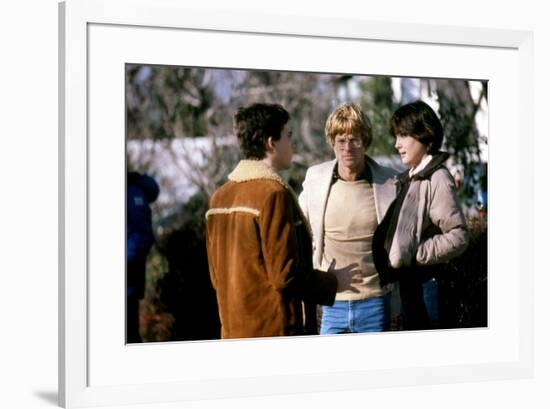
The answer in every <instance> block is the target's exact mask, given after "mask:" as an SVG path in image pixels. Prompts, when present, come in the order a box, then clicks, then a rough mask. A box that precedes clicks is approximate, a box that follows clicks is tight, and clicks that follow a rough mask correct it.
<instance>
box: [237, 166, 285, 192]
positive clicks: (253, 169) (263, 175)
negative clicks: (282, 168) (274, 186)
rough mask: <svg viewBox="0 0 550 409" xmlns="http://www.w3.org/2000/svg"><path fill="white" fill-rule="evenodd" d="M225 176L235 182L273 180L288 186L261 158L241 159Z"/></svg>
mask: <svg viewBox="0 0 550 409" xmlns="http://www.w3.org/2000/svg"><path fill="white" fill-rule="evenodd" d="M227 178H228V179H229V180H231V181H233V182H237V183H240V182H247V181H250V180H257V179H268V180H274V181H276V182H278V183H280V184H281V185H283V186H284V187H285V188H287V189H289V186H288V185H287V183H286V182H285V181H284V180H283V178H282V177H281V176H279V174H277V172H275V171H274V170H273V169H272V168H270V167H269V166H267V165H266V164H265V163H263V162H262V161H261V160H250V159H245V160H241V161H240V162H239V164H238V165H237V167H236V168H235V169H233V172H231V173H230V174H229V175H228V176H227Z"/></svg>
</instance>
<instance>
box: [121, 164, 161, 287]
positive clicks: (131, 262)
mask: <svg viewBox="0 0 550 409" xmlns="http://www.w3.org/2000/svg"><path fill="white" fill-rule="evenodd" d="M127 183H128V190H127V207H126V209H127V213H126V226H127V231H126V234H127V253H126V254H127V256H126V257H127V259H126V261H127V264H128V287H138V288H139V289H141V288H142V287H143V285H144V284H142V283H144V281H145V261H146V259H147V254H148V253H149V250H150V249H151V246H152V245H153V242H154V240H155V238H154V235H153V226H152V221H151V208H150V207H149V205H150V204H151V203H153V202H154V201H155V200H156V199H157V197H158V194H159V186H158V184H157V182H156V181H155V179H153V178H152V177H150V176H148V175H146V174H139V173H136V172H128V179H127Z"/></svg>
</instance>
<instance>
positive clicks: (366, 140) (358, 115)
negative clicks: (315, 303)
mask: <svg viewBox="0 0 550 409" xmlns="http://www.w3.org/2000/svg"><path fill="white" fill-rule="evenodd" d="M325 136H326V140H327V142H328V144H329V145H330V146H331V148H332V149H333V151H334V155H335V159H334V160H331V161H328V162H324V163H321V164H318V165H315V166H312V167H311V168H309V169H308V171H307V173H306V177H305V180H304V183H303V191H302V193H301V194H300V197H299V202H300V207H301V208H302V211H303V213H304V215H305V216H306V218H307V219H308V221H309V223H310V225H311V228H312V233H313V249H314V252H313V267H314V268H316V269H320V270H327V269H328V267H329V266H330V265H331V264H333V263H334V262H335V261H336V268H338V267H341V266H345V265H348V264H350V263H357V264H358V265H359V271H358V272H357V273H356V274H355V276H354V277H353V279H352V280H350V282H349V284H348V285H347V286H346V287H345V288H339V290H338V292H337V294H336V301H335V303H334V305H332V306H323V315H322V320H321V334H334V333H349V332H373V331H383V330H387V329H389V322H390V297H389V288H388V287H382V286H381V285H380V279H379V276H378V273H377V271H376V269H375V266H374V262H373V259H372V237H373V234H374V231H375V229H376V227H377V226H378V223H379V222H380V221H381V220H382V218H383V217H384V214H385V213H386V211H387V209H388V207H389V205H390V204H391V202H392V201H393V200H394V198H395V194H396V184H395V179H394V176H395V175H396V173H397V172H396V171H394V170H393V169H390V168H386V167H383V166H380V165H379V164H378V163H376V162H375V161H374V160H373V159H372V158H370V157H369V156H367V154H366V153H367V150H368V147H369V145H370V143H371V140H372V126H371V123H370V121H369V119H368V117H367V116H366V115H365V114H364V113H363V112H362V110H361V108H360V107H359V106H357V105H355V104H350V103H346V104H343V105H341V106H339V107H338V108H336V110H335V111H334V112H332V114H331V115H330V116H329V118H328V119H327V122H326V125H325Z"/></svg>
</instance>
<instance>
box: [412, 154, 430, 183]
mask: <svg viewBox="0 0 550 409" xmlns="http://www.w3.org/2000/svg"><path fill="white" fill-rule="evenodd" d="M432 158H433V156H432V155H426V156H424V157H423V158H422V160H421V161H420V163H419V164H418V166H417V167H415V168H411V170H409V177H410V178H412V177H413V176H414V175H416V174H417V173H418V172H420V171H421V170H423V169H424V168H425V167H426V166H428V163H430V161H431V160H432Z"/></svg>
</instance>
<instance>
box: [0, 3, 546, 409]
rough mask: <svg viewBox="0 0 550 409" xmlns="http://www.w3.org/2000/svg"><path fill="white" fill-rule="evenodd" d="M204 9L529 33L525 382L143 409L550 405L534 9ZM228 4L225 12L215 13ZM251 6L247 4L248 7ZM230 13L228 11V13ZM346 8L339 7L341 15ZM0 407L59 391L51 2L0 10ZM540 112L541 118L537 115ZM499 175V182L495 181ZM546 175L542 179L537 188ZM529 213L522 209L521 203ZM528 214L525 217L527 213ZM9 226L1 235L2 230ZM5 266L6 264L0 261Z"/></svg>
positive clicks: (541, 53)
mask: <svg viewBox="0 0 550 409" xmlns="http://www.w3.org/2000/svg"><path fill="white" fill-rule="evenodd" d="M207 3H208V4H212V8H213V9H214V8H219V7H220V5H222V7H231V8H232V9H235V8H237V7H238V6H240V5H246V4H247V3H248V7H249V9H250V10H257V9H259V8H261V9H262V10H264V11H273V12H277V13H281V14H286V13H288V14H296V15H314V16H326V17H330V16H334V17H358V18H364V19H370V20H391V21H398V22H413V23H431V24H434V23H436V24H445V25H449V24H450V25H461V26H464V25H468V26H480V27H494V28H517V29H529V30H534V31H535V63H536V65H535V86H536V91H535V93H536V94H535V106H536V128H535V132H536V134H538V137H537V141H536V144H537V146H536V153H535V156H536V160H537V163H536V174H537V176H536V178H537V179H536V181H535V186H537V187H539V192H538V193H537V198H536V201H535V203H536V204H535V208H536V212H537V213H536V215H537V223H536V224H537V226H536V228H537V237H536V240H535V243H536V246H537V248H536V254H537V259H536V269H537V271H536V276H535V297H536V299H535V306H536V314H535V326H536V327H535V348H536V349H535V354H536V355H535V359H536V372H535V378H534V379H532V380H523V381H504V382H487V383H478V384H461V385H443V386H425V387H414V388H393V389H380V390H368V391H354V392H345V393H326V394H309V395H299V396H284V397H266V398H254V399H239V400H230V401H224V402H216V401H211V402H199V403H193V404H185V405H183V404H174V405H164V406H162V405H152V406H140V407H148V408H176V407H178V408H179V407H193V408H216V407H220V406H225V407H240V408H257V407H296V406H298V405H307V406H308V407H319V408H334V407H345V406H353V405H358V404H359V405H361V406H360V407H368V406H371V405H377V406H378V407H417V406H418V407H425V408H440V407H445V408H461V409H462V408H465V407H498V408H501V407H504V408H508V407H524V408H543V407H550V404H549V403H550V397H549V394H548V391H547V389H548V385H550V374H549V372H550V357H549V352H548V351H549V349H550V337H549V330H548V328H549V325H548V322H549V320H548V315H549V312H550V302H549V299H550V297H547V292H548V289H549V288H550V283H549V275H550V274H548V271H549V269H548V263H547V262H546V260H544V259H543V254H544V253H546V252H547V248H546V247H547V243H549V240H548V238H547V236H546V235H545V234H544V233H545V232H546V231H549V230H550V226H549V223H548V217H547V213H545V212H543V211H542V210H543V209H545V208H546V207H547V206H548V194H547V193H546V190H547V189H548V186H549V183H548V182H547V180H546V178H545V174H546V171H547V169H546V168H545V167H543V166H544V164H545V162H546V161H547V157H546V156H547V153H548V152H550V146H549V143H548V141H549V139H550V138H549V137H548V132H547V128H548V127H547V126H546V121H545V118H546V117H547V113H546V107H547V106H548V105H549V104H548V102H547V95H548V93H549V91H550V89H549V86H548V85H549V81H548V73H550V61H549V55H550V53H549V52H548V50H549V49H550V33H549V31H550V26H549V25H548V24H547V21H546V17H547V13H546V12H545V8H544V7H543V4H544V2H540V1H534V0H523V1H521V2H520V1H516V2H511V4H510V5H505V3H501V2H494V4H495V6H493V5H491V4H486V2H481V1H478V0H476V1H474V0H463V1H460V2H441V1H428V0H426V1H421V0H417V1H412V2H411V1H406V0H394V1H375V2H366V1H360V2H359V1H357V2H352V1H351V0H341V1H338V2H335V1H332V2H329V1H316V2H302V3H299V2H297V1H295V0H278V1H273V2H252V1H250V2H245V1H238V0H233V1H231V2H223V1H221V0H220V1H217V2H215V1H208V2H207ZM225 3H227V4H228V6H223V4H225ZM256 3H257V5H256ZM229 4H230V6H229ZM346 5H348V6H347V7H346ZM0 8H1V11H0V16H1V17H0V19H1V24H0V30H1V32H0V42H1V47H0V50H1V51H0V52H1V55H2V63H1V64H0V81H1V84H2V85H1V87H0V113H1V114H0V119H1V120H0V137H1V138H2V141H3V146H2V148H0V170H1V171H0V186H2V188H1V192H2V193H1V196H0V197H1V201H0V203H1V204H0V206H1V207H0V208H1V212H0V215H1V216H0V217H1V223H0V226H1V227H0V229H1V230H0V241H1V246H0V248H1V253H0V254H2V261H3V263H2V264H1V265H0V271H1V273H0V274H1V278H2V280H1V287H0V288H1V292H0V294H1V295H0V314H1V315H0V384H1V385H2V386H1V388H0V390H2V393H0V407H3V408H46V407H55V400H56V388H57V4H56V1H54V0H12V1H10V2H3V3H2V5H1V6H0ZM543 110H544V111H543ZM505 177H506V176H505V175H503V178H505ZM543 178H544V179H543ZM527 204H528V201H527ZM526 211H528V210H526ZM6 227H7V229H6ZM6 261H7V263H6Z"/></svg>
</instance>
